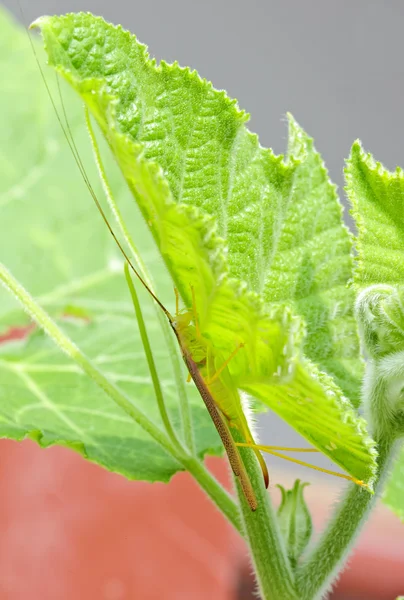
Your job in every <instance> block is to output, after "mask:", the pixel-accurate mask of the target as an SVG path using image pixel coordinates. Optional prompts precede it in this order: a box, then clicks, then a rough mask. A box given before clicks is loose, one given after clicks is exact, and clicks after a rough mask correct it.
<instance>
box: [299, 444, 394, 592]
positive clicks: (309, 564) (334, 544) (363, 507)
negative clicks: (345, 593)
mask: <svg viewBox="0 0 404 600" xmlns="http://www.w3.org/2000/svg"><path fill="white" fill-rule="evenodd" d="M397 446H398V442H394V441H393V440H392V439H388V440H386V439H384V440H381V441H380V442H379V444H378V450H379V456H378V467H379V469H378V475H377V480H376V482H375V486H374V487H375V494H370V493H369V492H367V491H366V490H364V489H363V488H361V487H359V486H357V485H355V484H350V485H349V489H348V491H347V493H346V495H345V496H344V498H343V499H342V500H341V501H340V503H339V505H338V506H337V508H336V510H335V513H334V515H333V516H332V518H331V521H330V522H329V524H328V526H327V528H326V529H325V531H324V532H323V534H322V537H321V538H320V540H319V542H318V543H317V545H316V546H315V548H313V550H312V551H311V553H310V555H309V556H308V557H307V558H306V560H305V562H304V564H303V565H302V566H301V567H300V569H299V571H298V573H297V584H298V589H299V594H300V595H299V598H300V599H301V600H316V599H320V598H323V595H324V593H325V592H326V591H327V590H329V588H330V585H331V584H332V582H333V580H334V578H335V577H336V575H337V574H338V572H339V571H340V570H341V568H342V566H343V564H344V562H345V560H346V559H347V558H348V555H349V552H350V550H351V549H352V546H353V544H354V542H355V539H356V537H357V536H358V534H359V532H360V529H361V527H362V525H363V524H364V523H365V521H366V519H367V517H368V515H369V513H370V511H371V510H372V508H373V507H374V506H375V503H376V500H377V498H378V496H379V495H380V492H381V491H382V488H383V482H384V480H385V478H386V476H387V474H388V470H389V466H390V464H391V461H392V458H393V457H394V454H395V449H396V447H397Z"/></svg>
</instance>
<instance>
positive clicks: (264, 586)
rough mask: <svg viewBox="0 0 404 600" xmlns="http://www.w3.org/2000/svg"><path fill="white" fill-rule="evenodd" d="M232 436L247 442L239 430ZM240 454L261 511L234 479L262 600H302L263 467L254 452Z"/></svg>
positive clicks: (246, 449) (249, 450)
mask: <svg viewBox="0 0 404 600" xmlns="http://www.w3.org/2000/svg"><path fill="white" fill-rule="evenodd" d="M231 432H232V435H233V438H234V440H235V441H236V442H243V441H244V439H243V438H242V437H241V435H240V433H239V432H238V431H237V430H236V429H233V428H232V429H231ZM239 450H240V454H241V457H242V459H243V462H244V465H245V467H246V470H247V472H248V475H249V477H250V479H251V483H252V486H253V488H254V492H255V494H256V497H257V501H258V508H257V510H256V511H254V512H253V511H252V510H251V508H250V506H249V504H248V502H247V501H246V499H245V496H244V493H243V491H242V489H241V486H240V484H239V482H238V478H237V477H235V481H236V486H237V491H238V497H239V501H240V506H241V515H242V520H243V527H244V530H245V537H246V540H247V542H248V545H249V548H250V554H251V559H252V562H253V565H254V570H255V574H256V577H257V582H258V586H259V591H260V597H261V599H262V600H300V596H299V594H298V593H297V591H296V588H295V583H294V575H293V571H292V568H291V565H290V562H289V559H288V556H287V554H286V548H285V545H284V542H283V539H282V536H281V533H280V530H279V526H278V520H277V516H276V513H275V510H274V508H273V506H272V504H271V501H270V498H269V494H268V490H266V489H265V486H264V480H263V476H262V471H261V467H260V466H259V463H258V461H257V458H256V456H255V454H254V452H253V451H252V450H251V449H249V448H239Z"/></svg>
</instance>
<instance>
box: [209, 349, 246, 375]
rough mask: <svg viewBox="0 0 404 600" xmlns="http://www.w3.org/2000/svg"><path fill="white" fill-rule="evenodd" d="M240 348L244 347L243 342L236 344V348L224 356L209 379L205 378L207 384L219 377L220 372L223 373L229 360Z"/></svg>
mask: <svg viewBox="0 0 404 600" xmlns="http://www.w3.org/2000/svg"><path fill="white" fill-rule="evenodd" d="M241 348H244V343H243V342H240V344H239V345H238V346H237V348H236V349H235V350H233V352H232V353H231V354H230V356H228V357H227V358H226V360H225V361H224V362H223V363H222V364H221V365H220V367H219V368H218V369H217V371H215V373H214V374H213V375H212V377H210V378H209V379H207V380H206V383H207V385H210V384H211V383H213V382H214V381H216V380H217V379H219V377H220V374H221V373H223V371H224V370H225V368H226V367H227V365H228V364H229V362H230V361H231V360H232V359H233V358H234V357H235V356H236V354H237V353H238V351H239V350H241Z"/></svg>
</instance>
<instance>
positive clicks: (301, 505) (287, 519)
mask: <svg viewBox="0 0 404 600" xmlns="http://www.w3.org/2000/svg"><path fill="white" fill-rule="evenodd" d="M306 485H309V484H308V483H302V482H301V481H300V480H299V479H297V480H296V481H295V483H294V486H293V488H292V489H291V490H286V489H285V488H284V487H283V486H282V485H279V484H278V488H279V489H280V490H281V494H282V499H281V503H280V505H279V508H278V520H279V524H280V528H281V532H282V535H283V539H284V540H285V544H286V549H287V553H288V556H289V559H290V561H291V563H292V566H293V567H296V566H297V563H298V560H299V558H300V557H301V555H302V554H303V552H304V550H305V549H306V547H307V544H308V543H309V541H310V538H311V535H312V532H313V523H312V520H311V515H310V511H309V509H308V506H307V504H306V501H305V499H304V497H303V490H304V488H305V487H306Z"/></svg>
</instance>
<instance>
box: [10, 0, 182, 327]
mask: <svg viewBox="0 0 404 600" xmlns="http://www.w3.org/2000/svg"><path fill="white" fill-rule="evenodd" d="M20 11H21V13H22V8H21V5H20ZM22 14H23V13H22ZM27 35H28V39H29V43H30V45H31V48H32V52H33V53H34V57H35V60H36V63H37V65H38V68H39V72H40V74H41V77H42V80H43V82H44V85H45V88H46V91H47V93H48V96H49V99H50V101H51V104H52V107H53V110H54V112H55V115H56V118H57V120H58V123H59V125H60V128H61V130H62V132H63V135H64V137H65V139H66V141H67V143H68V145H69V148H70V151H71V153H72V155H73V158H74V161H75V163H76V165H77V168H78V170H79V172H80V175H81V177H82V179H83V181H84V183H85V185H86V187H87V189H88V191H89V193H90V195H91V197H92V199H93V201H94V203H95V205H96V207H97V209H98V212H99V213H100V215H101V217H102V219H103V221H104V223H105V224H106V226H107V228H108V231H109V232H110V234H111V236H112V237H113V239H114V241H115V243H116V244H117V246H118V248H119V250H120V252H121V254H122V256H123V257H124V258H125V260H126V262H127V263H128V265H129V266H130V268H131V269H132V271H133V273H134V274H135V275H136V277H137V278H138V280H139V281H140V283H141V284H142V285H143V287H144V288H145V289H146V290H147V291H148V293H149V294H150V296H151V297H152V298H153V300H154V301H155V302H157V304H158V305H159V307H160V308H161V310H162V311H163V312H164V314H165V315H166V317H167V318H168V320H169V322H170V324H172V322H173V318H172V316H171V314H170V313H169V311H168V310H167V309H166V307H165V306H164V304H163V303H162V302H161V301H160V300H159V299H158V298H157V296H156V295H155V294H154V292H153V291H152V290H151V289H150V287H149V286H148V285H147V283H146V281H145V280H144V279H143V277H142V276H141V274H140V273H139V271H138V270H137V269H136V267H135V266H134V264H133V262H132V261H131V259H130V257H129V255H128V253H127V252H126V250H125V249H124V247H123V246H122V244H121V242H120V241H119V239H118V237H117V235H116V234H115V232H114V230H113V229H112V227H111V225H110V223H109V221H108V218H107V216H106V214H105V211H104V209H103V208H102V206H101V203H100V201H99V200H98V197H97V194H96V193H95V191H94V189H93V187H92V185H91V182H90V180H89V178H88V175H87V173H86V170H85V168H84V165H83V161H82V160H81V156H80V153H79V151H78V149H77V146H76V143H75V141H74V136H73V133H72V130H71V128H70V125H69V121H68V119H67V114H66V109H65V105H64V102H63V96H62V94H61V89H60V84H59V80H58V79H57V86H58V90H59V96H60V100H61V104H62V111H63V115H64V118H65V121H66V125H65V124H64V123H63V120H62V118H61V116H60V114H59V111H58V108H57V106H56V103H55V101H54V99H53V96H52V94H51V91H50V89H49V85H48V82H47V80H46V77H45V74H44V72H43V69H42V65H41V63H40V61H39V58H38V55H37V52H36V50H35V46H34V43H33V41H32V38H31V36H30V34H29V32H28V31H27ZM86 110H87V109H86Z"/></svg>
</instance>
